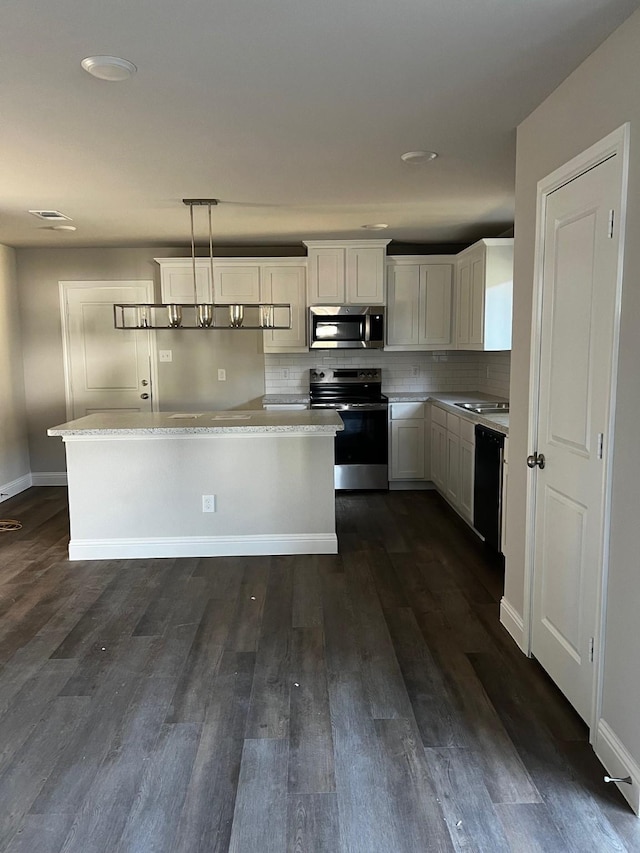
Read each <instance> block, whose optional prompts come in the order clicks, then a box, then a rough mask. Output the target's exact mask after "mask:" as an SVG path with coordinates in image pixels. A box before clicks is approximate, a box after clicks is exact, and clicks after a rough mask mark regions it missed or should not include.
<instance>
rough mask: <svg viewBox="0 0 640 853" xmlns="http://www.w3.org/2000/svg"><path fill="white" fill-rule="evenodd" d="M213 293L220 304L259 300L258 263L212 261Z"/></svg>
mask: <svg viewBox="0 0 640 853" xmlns="http://www.w3.org/2000/svg"><path fill="white" fill-rule="evenodd" d="M213 295H214V298H215V301H216V302H217V303H221V304H226V303H227V302H243V303H247V304H251V303H253V304H255V303H256V302H260V264H259V263H246V262H243V263H223V264H221V263H215V262H214V266H213Z"/></svg>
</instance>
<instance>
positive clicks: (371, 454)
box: [309, 368, 389, 489]
mask: <svg viewBox="0 0 640 853" xmlns="http://www.w3.org/2000/svg"><path fill="white" fill-rule="evenodd" d="M309 389H310V399H311V408H312V409H335V410H336V411H337V412H339V414H340V417H341V418H342V420H343V421H344V430H343V431H342V432H339V433H338V434H337V435H336V464H335V487H336V489H388V488H389V473H388V465H387V463H388V455H389V444H388V439H387V409H388V405H389V403H388V400H387V397H385V395H384V394H383V393H382V390H381V389H382V371H381V370H380V369H379V368H358V369H354V368H335V369H331V368H326V369H325V368H317V369H315V370H313V369H312V370H311V371H310V379H309Z"/></svg>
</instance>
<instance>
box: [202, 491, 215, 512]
mask: <svg viewBox="0 0 640 853" xmlns="http://www.w3.org/2000/svg"><path fill="white" fill-rule="evenodd" d="M215 511H216V496H215V495H203V496H202V512H215Z"/></svg>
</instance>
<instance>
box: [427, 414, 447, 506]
mask: <svg viewBox="0 0 640 853" xmlns="http://www.w3.org/2000/svg"><path fill="white" fill-rule="evenodd" d="M446 454H447V428H446V427H443V426H442V425H441V424H439V423H435V422H434V421H433V420H432V421H431V480H432V482H433V485H434V486H435V487H436V489H438V491H439V492H444V491H445V489H446V482H447V475H446V472H447V465H446V462H447V455H446Z"/></svg>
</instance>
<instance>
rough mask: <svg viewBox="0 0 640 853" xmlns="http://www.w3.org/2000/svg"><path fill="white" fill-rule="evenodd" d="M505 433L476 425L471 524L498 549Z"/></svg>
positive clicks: (488, 543) (490, 544)
mask: <svg viewBox="0 0 640 853" xmlns="http://www.w3.org/2000/svg"><path fill="white" fill-rule="evenodd" d="M503 460H504V435H503V434H502V433H501V432H496V431H495V430H493V429H489V428H488V427H485V426H480V424H477V425H476V452H475V474H474V481H473V526H474V527H475V529H476V530H477V531H478V533H480V534H481V535H482V536H483V537H484V541H485V543H486V545H487V546H488V547H490V548H492V549H493V550H495V551H498V552H499V551H500V540H501V534H502V530H501V526H502V463H503Z"/></svg>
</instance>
